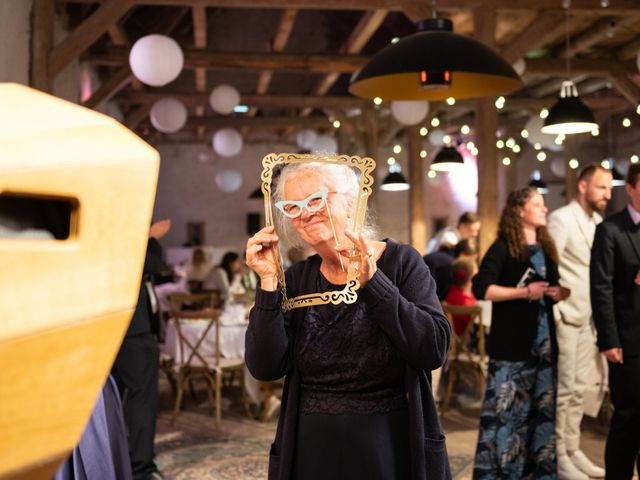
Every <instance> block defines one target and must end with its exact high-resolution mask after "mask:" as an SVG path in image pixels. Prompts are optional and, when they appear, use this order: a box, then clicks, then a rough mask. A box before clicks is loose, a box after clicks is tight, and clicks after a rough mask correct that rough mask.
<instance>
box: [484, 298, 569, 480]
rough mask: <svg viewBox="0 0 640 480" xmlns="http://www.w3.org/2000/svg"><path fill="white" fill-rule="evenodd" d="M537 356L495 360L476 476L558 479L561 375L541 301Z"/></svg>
mask: <svg viewBox="0 0 640 480" xmlns="http://www.w3.org/2000/svg"><path fill="white" fill-rule="evenodd" d="M532 354H533V357H532V358H531V359H530V360H526V361H521V362H510V361H504V360H500V361H499V360H490V361H489V371H488V374H487V387H486V392H485V396H484V404H483V408H482V416H481V417H480V432H479V435H478V447H477V449H476V457H475V463H474V467H473V478H474V479H477V480H489V479H491V480H495V479H509V480H511V479H513V480H516V479H517V480H520V479H545V480H555V479H556V478H557V474H556V440H555V412H556V406H555V399H556V374H555V365H554V360H553V359H554V356H553V352H552V346H551V339H550V334H549V324H548V320H547V311H546V309H545V308H544V307H543V306H542V305H541V307H540V314H539V316H538V329H537V333H536V339H535V341H534V345H533V348H532Z"/></svg>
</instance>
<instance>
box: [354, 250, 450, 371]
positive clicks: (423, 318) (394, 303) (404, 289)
mask: <svg viewBox="0 0 640 480" xmlns="http://www.w3.org/2000/svg"><path fill="white" fill-rule="evenodd" d="M399 248H400V249H403V251H402V252H401V253H400V254H399V255H398V256H397V259H396V258H394V259H393V262H392V264H393V268H397V269H399V272H398V275H397V276H395V278H397V279H398V280H397V283H398V285H394V283H393V282H392V281H391V279H390V278H389V277H388V276H387V275H386V274H385V273H384V272H383V271H382V270H381V269H378V270H377V271H376V273H375V274H374V275H373V277H372V278H371V279H370V280H369V281H368V282H367V284H366V286H365V287H364V288H363V289H362V290H361V295H362V298H363V300H364V301H365V302H366V303H367V305H368V306H369V311H370V313H371V315H372V317H373V318H374V319H375V320H376V321H378V323H379V325H380V327H381V328H382V329H383V330H384V332H385V333H386V334H387V335H388V336H389V338H390V339H391V342H392V343H393V345H394V346H395V347H396V348H397V349H398V350H399V351H400V352H401V353H402V354H403V356H404V357H405V359H406V361H407V362H408V363H409V364H410V365H411V366H412V367H413V368H415V369H425V370H433V369H436V368H438V367H440V366H441V365H442V364H443V363H444V361H445V360H446V358H447V352H448V350H449V344H450V342H451V326H450V324H449V320H448V319H447V317H446V316H445V315H444V313H442V307H441V306H440V302H439V301H438V297H437V295H436V286H435V282H434V281H433V278H432V277H431V275H430V274H429V270H428V269H427V266H426V265H425V263H424V261H423V260H422V257H421V256H420V254H419V253H418V252H417V251H416V250H415V249H413V248H412V247H409V246H400V247H399ZM389 273H390V274H391V272H389ZM394 273H395V272H394Z"/></svg>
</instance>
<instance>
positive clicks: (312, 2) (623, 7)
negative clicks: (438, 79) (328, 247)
mask: <svg viewBox="0 0 640 480" xmlns="http://www.w3.org/2000/svg"><path fill="white" fill-rule="evenodd" d="M108 1H109V0H57V3H59V4H67V3H88V4H95V3H102V4H104V3H106V2H108ZM134 2H135V3H136V4H137V5H162V6H190V7H191V6H194V5H199V6H204V7H228V8H238V7H240V8H299V9H312V10H377V9H385V10H394V11H405V10H406V6H407V5H410V6H411V5H417V6H421V5H424V3H425V1H424V0H134ZM468 8H494V9H508V10H538V11H539V10H558V11H561V10H562V8H561V5H560V3H559V2H558V0H438V10H448V9H468ZM639 8H640V7H639V6H638V2H637V0H615V2H612V5H611V6H610V7H607V8H602V7H601V6H600V0H572V2H571V15H588V16H594V15H602V16H607V15H624V14H625V13H628V12H629V11H635V12H637V11H638V9H639Z"/></svg>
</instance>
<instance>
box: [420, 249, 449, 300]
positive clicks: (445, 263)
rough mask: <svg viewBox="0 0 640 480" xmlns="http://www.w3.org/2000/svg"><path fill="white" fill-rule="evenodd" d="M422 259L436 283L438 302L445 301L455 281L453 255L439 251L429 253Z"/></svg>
mask: <svg viewBox="0 0 640 480" xmlns="http://www.w3.org/2000/svg"><path fill="white" fill-rule="evenodd" d="M422 258H423V260H424V263H426V264H427V267H429V271H430V272H431V276H432V277H433V279H434V280H435V281H436V294H437V295H438V300H440V301H443V300H444V299H445V298H446V296H447V294H448V293H449V288H451V283H452V281H453V260H454V258H453V255H452V254H450V253H448V252H445V251H438V252H433V253H429V254H427V255H425V256H424V257H422Z"/></svg>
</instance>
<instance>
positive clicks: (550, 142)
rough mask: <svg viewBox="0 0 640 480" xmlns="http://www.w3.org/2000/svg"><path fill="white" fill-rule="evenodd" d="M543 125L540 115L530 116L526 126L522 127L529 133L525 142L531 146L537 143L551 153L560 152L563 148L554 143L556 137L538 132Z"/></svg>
mask: <svg viewBox="0 0 640 480" xmlns="http://www.w3.org/2000/svg"><path fill="white" fill-rule="evenodd" d="M543 125H544V120H543V119H542V118H540V115H532V116H531V118H529V120H528V121H527V124H526V125H525V126H524V128H525V129H526V130H527V132H529V136H528V137H527V142H529V143H530V144H531V145H535V144H536V143H539V144H540V146H542V148H546V149H547V150H551V151H552V152H559V151H561V150H562V149H563V148H564V147H563V146H562V145H558V144H556V143H555V139H556V136H557V135H549V134H547V133H542V132H541V131H540V129H541V128H542V126H543Z"/></svg>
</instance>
